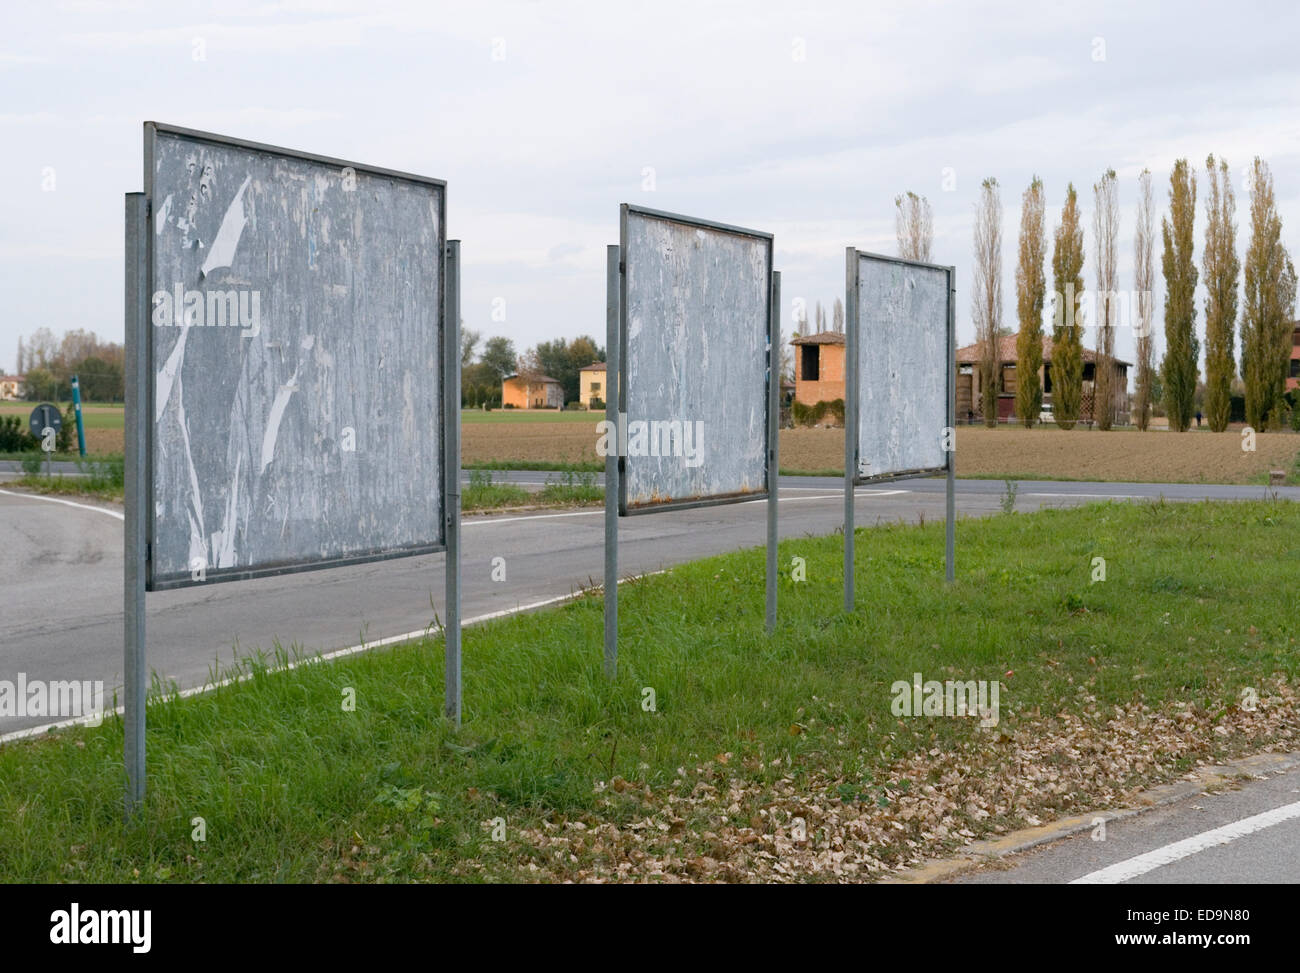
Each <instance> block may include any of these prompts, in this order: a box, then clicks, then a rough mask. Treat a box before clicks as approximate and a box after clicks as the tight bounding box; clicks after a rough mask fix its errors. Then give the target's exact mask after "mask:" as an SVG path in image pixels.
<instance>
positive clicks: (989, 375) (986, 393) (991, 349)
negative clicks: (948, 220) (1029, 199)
mask: <svg viewBox="0 0 1300 973" xmlns="http://www.w3.org/2000/svg"><path fill="white" fill-rule="evenodd" d="M971 312H972V313H971V316H972V317H973V318H974V320H975V337H976V340H977V341H979V342H980V391H981V398H982V405H983V410H984V425H986V426H988V427H989V428H990V429H992V428H993V427H995V426H996V425H997V424H998V366H999V365H1000V364H1001V363H1000V362H999V360H998V332H999V330H1000V329H1001V326H1002V199H1001V197H1000V195H999V191H998V181H997V180H996V179H994V178H993V177H992V176H990V177H989V178H987V179H985V180H984V182H983V183H982V184H981V186H980V198H979V202H978V203H976V204H975V279H974V286H973V288H972V307H971Z"/></svg>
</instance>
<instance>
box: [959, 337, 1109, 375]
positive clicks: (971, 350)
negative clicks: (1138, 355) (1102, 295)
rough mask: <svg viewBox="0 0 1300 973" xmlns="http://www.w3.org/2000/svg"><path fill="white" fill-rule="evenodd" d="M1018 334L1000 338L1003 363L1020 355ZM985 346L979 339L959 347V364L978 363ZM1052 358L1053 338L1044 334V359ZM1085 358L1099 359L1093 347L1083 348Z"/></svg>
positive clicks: (1091, 360)
mask: <svg viewBox="0 0 1300 973" xmlns="http://www.w3.org/2000/svg"><path fill="white" fill-rule="evenodd" d="M1016 337H1017V336H1016V335H1014V334H1005V335H1003V336H1002V337H1000V338H998V361H999V362H1001V363H1002V364H1011V363H1013V362H1015V360H1016V359H1017V358H1018V357H1019V356H1018V355H1017V354H1016ZM982 348H983V342H981V341H977V342H975V343H974V344H972V345H966V346H965V347H964V348H958V349H957V363H958V364H959V365H970V364H975V363H978V362H979V360H980V351H981V349H982ZM1051 360H1052V339H1051V338H1049V337H1047V335H1043V361H1051ZM1083 360H1084V361H1085V362H1093V363H1094V364H1095V363H1096V361H1097V352H1096V351H1095V350H1094V349H1092V348H1084V349H1083ZM1115 364H1116V365H1123V366H1124V367H1125V368H1130V367H1132V365H1133V363H1132V362H1128V361H1124V360H1123V359H1122V358H1116V359H1115Z"/></svg>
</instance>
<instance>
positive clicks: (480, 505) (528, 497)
mask: <svg viewBox="0 0 1300 973" xmlns="http://www.w3.org/2000/svg"><path fill="white" fill-rule="evenodd" d="M604 498H605V491H604V489H603V488H601V487H599V486H597V485H596V478H595V475H594V474H591V473H575V472H568V473H565V474H563V475H561V476H558V477H547V479H546V484H545V485H544V486H543V487H542V489H541V490H536V491H531V490H525V489H524V488H523V487H521V486H516V485H515V484H513V483H496V482H493V479H492V474H491V472H489V471H487V470H471V471H470V475H469V483H468V484H467V485H466V486H465V487H463V489H462V491H461V510H463V511H466V512H472V511H476V510H478V511H481V510H497V509H500V508H502V507H530V506H537V507H580V506H586V505H588V504H593V503H600V502H602V501H603V500H604Z"/></svg>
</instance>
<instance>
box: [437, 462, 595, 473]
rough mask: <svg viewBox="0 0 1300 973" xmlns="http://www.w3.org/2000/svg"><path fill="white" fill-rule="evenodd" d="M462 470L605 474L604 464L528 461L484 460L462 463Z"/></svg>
mask: <svg viewBox="0 0 1300 973" xmlns="http://www.w3.org/2000/svg"><path fill="white" fill-rule="evenodd" d="M460 468H461V469H462V470H531V471H533V472H539V473H604V472H605V464H604V463H551V462H546V461H532V462H530V461H528V460H512V459H505V460H483V461H480V462H478V463H461V467H460Z"/></svg>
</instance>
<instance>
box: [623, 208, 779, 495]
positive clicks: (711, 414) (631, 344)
mask: <svg viewBox="0 0 1300 973" xmlns="http://www.w3.org/2000/svg"><path fill="white" fill-rule="evenodd" d="M623 259H624V261H625V263H626V268H627V270H626V287H627V304H626V313H627V319H626V323H625V327H626V331H627V362H626V375H627V400H626V402H627V419H628V425H629V429H631V426H632V423H633V422H635V421H637V420H643V421H648V420H660V421H669V422H671V421H674V420H676V421H680V422H682V423H683V424H685V423H687V422H689V423H691V426H690V429H692V430H695V431H696V433H697V436H696V438H694V439H692V441H691V442H690V443H689V445H690V447H691V451H692V452H697V455H698V457H699V460H700V462H699V465H697V466H690V465H688V462H687V460H688V457H687V456H686V455H678V456H662V455H661V456H641V457H637V456H632V455H629V456H628V457H627V459H626V462H625V478H624V483H625V487H626V502H627V507H628V508H629V509H631V508H633V507H645V506H650V505H658V504H662V503H666V502H686V501H697V500H707V499H717V498H722V497H730V496H733V495H734V496H737V497H738V498H744V495H749V496H753V495H754V494H760V495H761V494H762V493H763V492H764V491H765V490H766V482H767V480H766V478H767V470H766V462H765V453H766V442H767V328H768V300H769V280H770V276H771V262H772V258H771V241H770V240H767V239H763V238H759V237H750V236H743V235H739V234H735V233H729V232H724V231H721V230H717V229H713V228H703V227H698V226H694V225H691V224H686V223H678V222H671V221H668V220H665V219H661V218H657V217H650V216H647V215H645V214H639V213H636V212H635V211H630V212H629V213H628V214H627V244H626V250H625V252H624V255H623ZM698 423H703V426H702V427H701V426H699V425H698ZM685 428H686V427H685V426H683V433H684V431H685ZM701 429H702V432H703V436H702V440H701V439H700V438H699V437H698V431H699V430H701ZM670 437H671V434H670ZM628 438H629V446H634V445H635V440H634V438H633V436H632V434H631V432H629V437H628ZM684 439H685V437H684V434H683V442H682V445H681V447H680V449H678V450H677V451H678V452H680V453H682V454H685V453H686V452H687V449H686V446H687V445H688V444H687V443H686V442H685V441H684ZM672 442H673V440H672V439H671V438H670V446H671V445H672ZM659 443H660V450H659V451H660V452H661V453H662V452H664V450H663V448H662V440H659ZM670 451H671V450H670Z"/></svg>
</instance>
